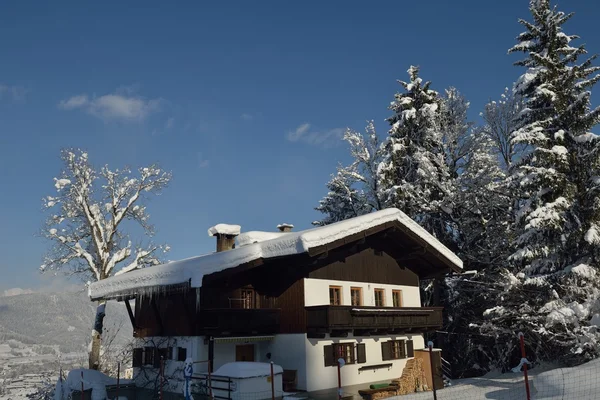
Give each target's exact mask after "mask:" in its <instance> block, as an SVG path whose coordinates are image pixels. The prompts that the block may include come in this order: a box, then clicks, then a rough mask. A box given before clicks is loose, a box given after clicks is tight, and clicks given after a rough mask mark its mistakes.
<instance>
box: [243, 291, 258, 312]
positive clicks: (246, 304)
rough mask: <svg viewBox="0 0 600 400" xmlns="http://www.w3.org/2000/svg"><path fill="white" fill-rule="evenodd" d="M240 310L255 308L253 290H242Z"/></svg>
mask: <svg viewBox="0 0 600 400" xmlns="http://www.w3.org/2000/svg"><path fill="white" fill-rule="evenodd" d="M242 308H246V309H248V308H255V307H254V290H252V289H242Z"/></svg>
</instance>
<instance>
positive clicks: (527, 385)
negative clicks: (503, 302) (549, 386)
mask: <svg viewBox="0 0 600 400" xmlns="http://www.w3.org/2000/svg"><path fill="white" fill-rule="evenodd" d="M518 336H519V340H520V342H521V361H522V362H523V376H524V377H525V392H526V393H527V400H531V393H530V392H529V377H528V375H527V362H525V360H527V356H526V354H525V335H524V334H523V332H519V335H518Z"/></svg>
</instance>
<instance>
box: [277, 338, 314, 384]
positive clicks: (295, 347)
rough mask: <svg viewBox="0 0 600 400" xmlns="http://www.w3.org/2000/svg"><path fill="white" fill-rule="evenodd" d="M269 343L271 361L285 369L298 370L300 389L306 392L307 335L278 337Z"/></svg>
mask: <svg viewBox="0 0 600 400" xmlns="http://www.w3.org/2000/svg"><path fill="white" fill-rule="evenodd" d="M268 343H269V346H268V352H270V353H271V360H272V361H273V362H274V363H275V364H277V365H280V366H281V367H282V368H283V369H295V370H297V371H298V389H301V390H306V373H307V371H306V369H307V364H306V357H307V353H306V343H307V339H306V334H303V333H298V334H296V333H295V334H281V335H276V336H275V337H274V338H273V340H272V341H270V342H268Z"/></svg>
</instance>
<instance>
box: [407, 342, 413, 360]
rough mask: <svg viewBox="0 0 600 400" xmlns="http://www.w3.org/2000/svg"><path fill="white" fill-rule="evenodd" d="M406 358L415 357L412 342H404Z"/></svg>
mask: <svg viewBox="0 0 600 400" xmlns="http://www.w3.org/2000/svg"><path fill="white" fill-rule="evenodd" d="M406 356H407V357H414V356H415V348H414V345H413V341H412V340H407V341H406Z"/></svg>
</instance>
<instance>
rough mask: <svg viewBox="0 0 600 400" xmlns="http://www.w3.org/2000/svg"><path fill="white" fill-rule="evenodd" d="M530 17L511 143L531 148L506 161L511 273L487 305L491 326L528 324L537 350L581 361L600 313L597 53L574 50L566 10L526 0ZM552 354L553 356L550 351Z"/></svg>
mask: <svg viewBox="0 0 600 400" xmlns="http://www.w3.org/2000/svg"><path fill="white" fill-rule="evenodd" d="M530 11H531V14H532V16H533V22H528V21H524V20H521V21H520V22H521V24H523V25H524V26H525V28H526V31H525V32H524V33H522V34H520V35H519V37H518V42H519V43H518V44H517V45H516V46H514V47H513V48H512V49H511V50H510V52H524V53H525V54H526V58H524V59H523V60H520V61H518V62H517V63H516V64H517V65H519V66H523V67H525V68H527V70H526V72H525V73H524V74H523V75H522V76H521V78H520V79H519V80H518V81H517V83H516V84H515V93H516V95H517V96H519V97H521V98H522V99H523V101H524V108H523V110H522V111H521V113H520V114H519V117H518V120H517V129H516V130H515V131H514V132H513V133H512V139H511V141H512V144H513V145H521V146H527V147H528V151H527V152H526V154H524V155H523V157H522V158H521V159H520V160H518V161H517V162H515V163H514V165H513V167H512V168H511V170H510V172H511V177H510V179H511V182H512V183H513V186H514V188H515V189H516V193H517V194H518V195H519V198H520V200H519V208H518V210H517V213H516V217H517V219H516V230H515V240H514V251H513V253H512V254H511V256H510V258H509V259H510V262H511V263H512V268H511V269H512V270H511V271H508V272H507V273H506V274H505V279H504V280H503V281H501V282H499V283H501V284H502V285H503V286H504V287H505V289H504V291H503V292H502V294H501V296H500V297H499V299H502V300H501V302H500V301H499V304H498V305H497V306H496V307H494V308H493V309H490V310H488V312H487V313H486V316H487V317H488V320H489V322H488V324H487V325H486V328H487V330H488V332H489V331H492V332H494V333H496V334H497V333H498V332H504V333H506V332H515V331H518V330H524V331H526V332H527V333H528V336H527V337H528V338H529V339H530V340H531V341H532V342H535V343H537V345H538V348H537V349H536V350H537V354H538V356H540V357H548V358H549V357H553V358H554V359H556V357H557V356H560V359H561V360H563V361H565V362H569V361H580V360H582V359H585V358H588V357H592V356H595V355H597V354H598V341H599V339H600V337H599V335H598V333H597V328H596V327H591V326H590V318H594V315H598V313H600V302H599V293H600V285H599V283H600V281H599V275H600V274H599V272H600V271H599V270H598V269H599V266H600V264H599V261H600V260H598V250H599V245H600V212H599V211H598V210H600V208H599V206H600V197H599V189H600V186H598V182H599V179H598V176H600V168H599V167H600V158H599V152H600V141H599V140H598V136H596V135H594V134H592V133H591V132H590V130H591V129H592V128H593V127H594V126H595V125H596V124H597V123H598V122H599V121H600V108H596V109H591V106H590V95H591V93H590V91H589V90H590V89H591V87H592V86H593V85H594V84H595V83H596V82H597V81H598V80H599V79H600V76H599V75H597V74H596V72H597V71H598V70H599V69H600V68H598V67H594V66H592V61H593V59H594V58H595V57H592V58H589V59H587V60H586V61H584V62H582V63H578V59H579V57H580V56H582V55H584V54H586V50H585V48H584V47H583V46H579V47H573V46H572V45H571V42H572V41H573V40H575V39H577V38H578V37H577V36H575V35H567V34H565V33H564V32H563V29H562V26H563V24H564V23H565V22H566V21H567V20H569V19H570V18H571V17H572V14H565V13H563V12H559V11H557V10H556V8H555V7H551V6H550V3H549V1H548V0H532V1H531V2H530ZM550 353H551V354H550Z"/></svg>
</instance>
